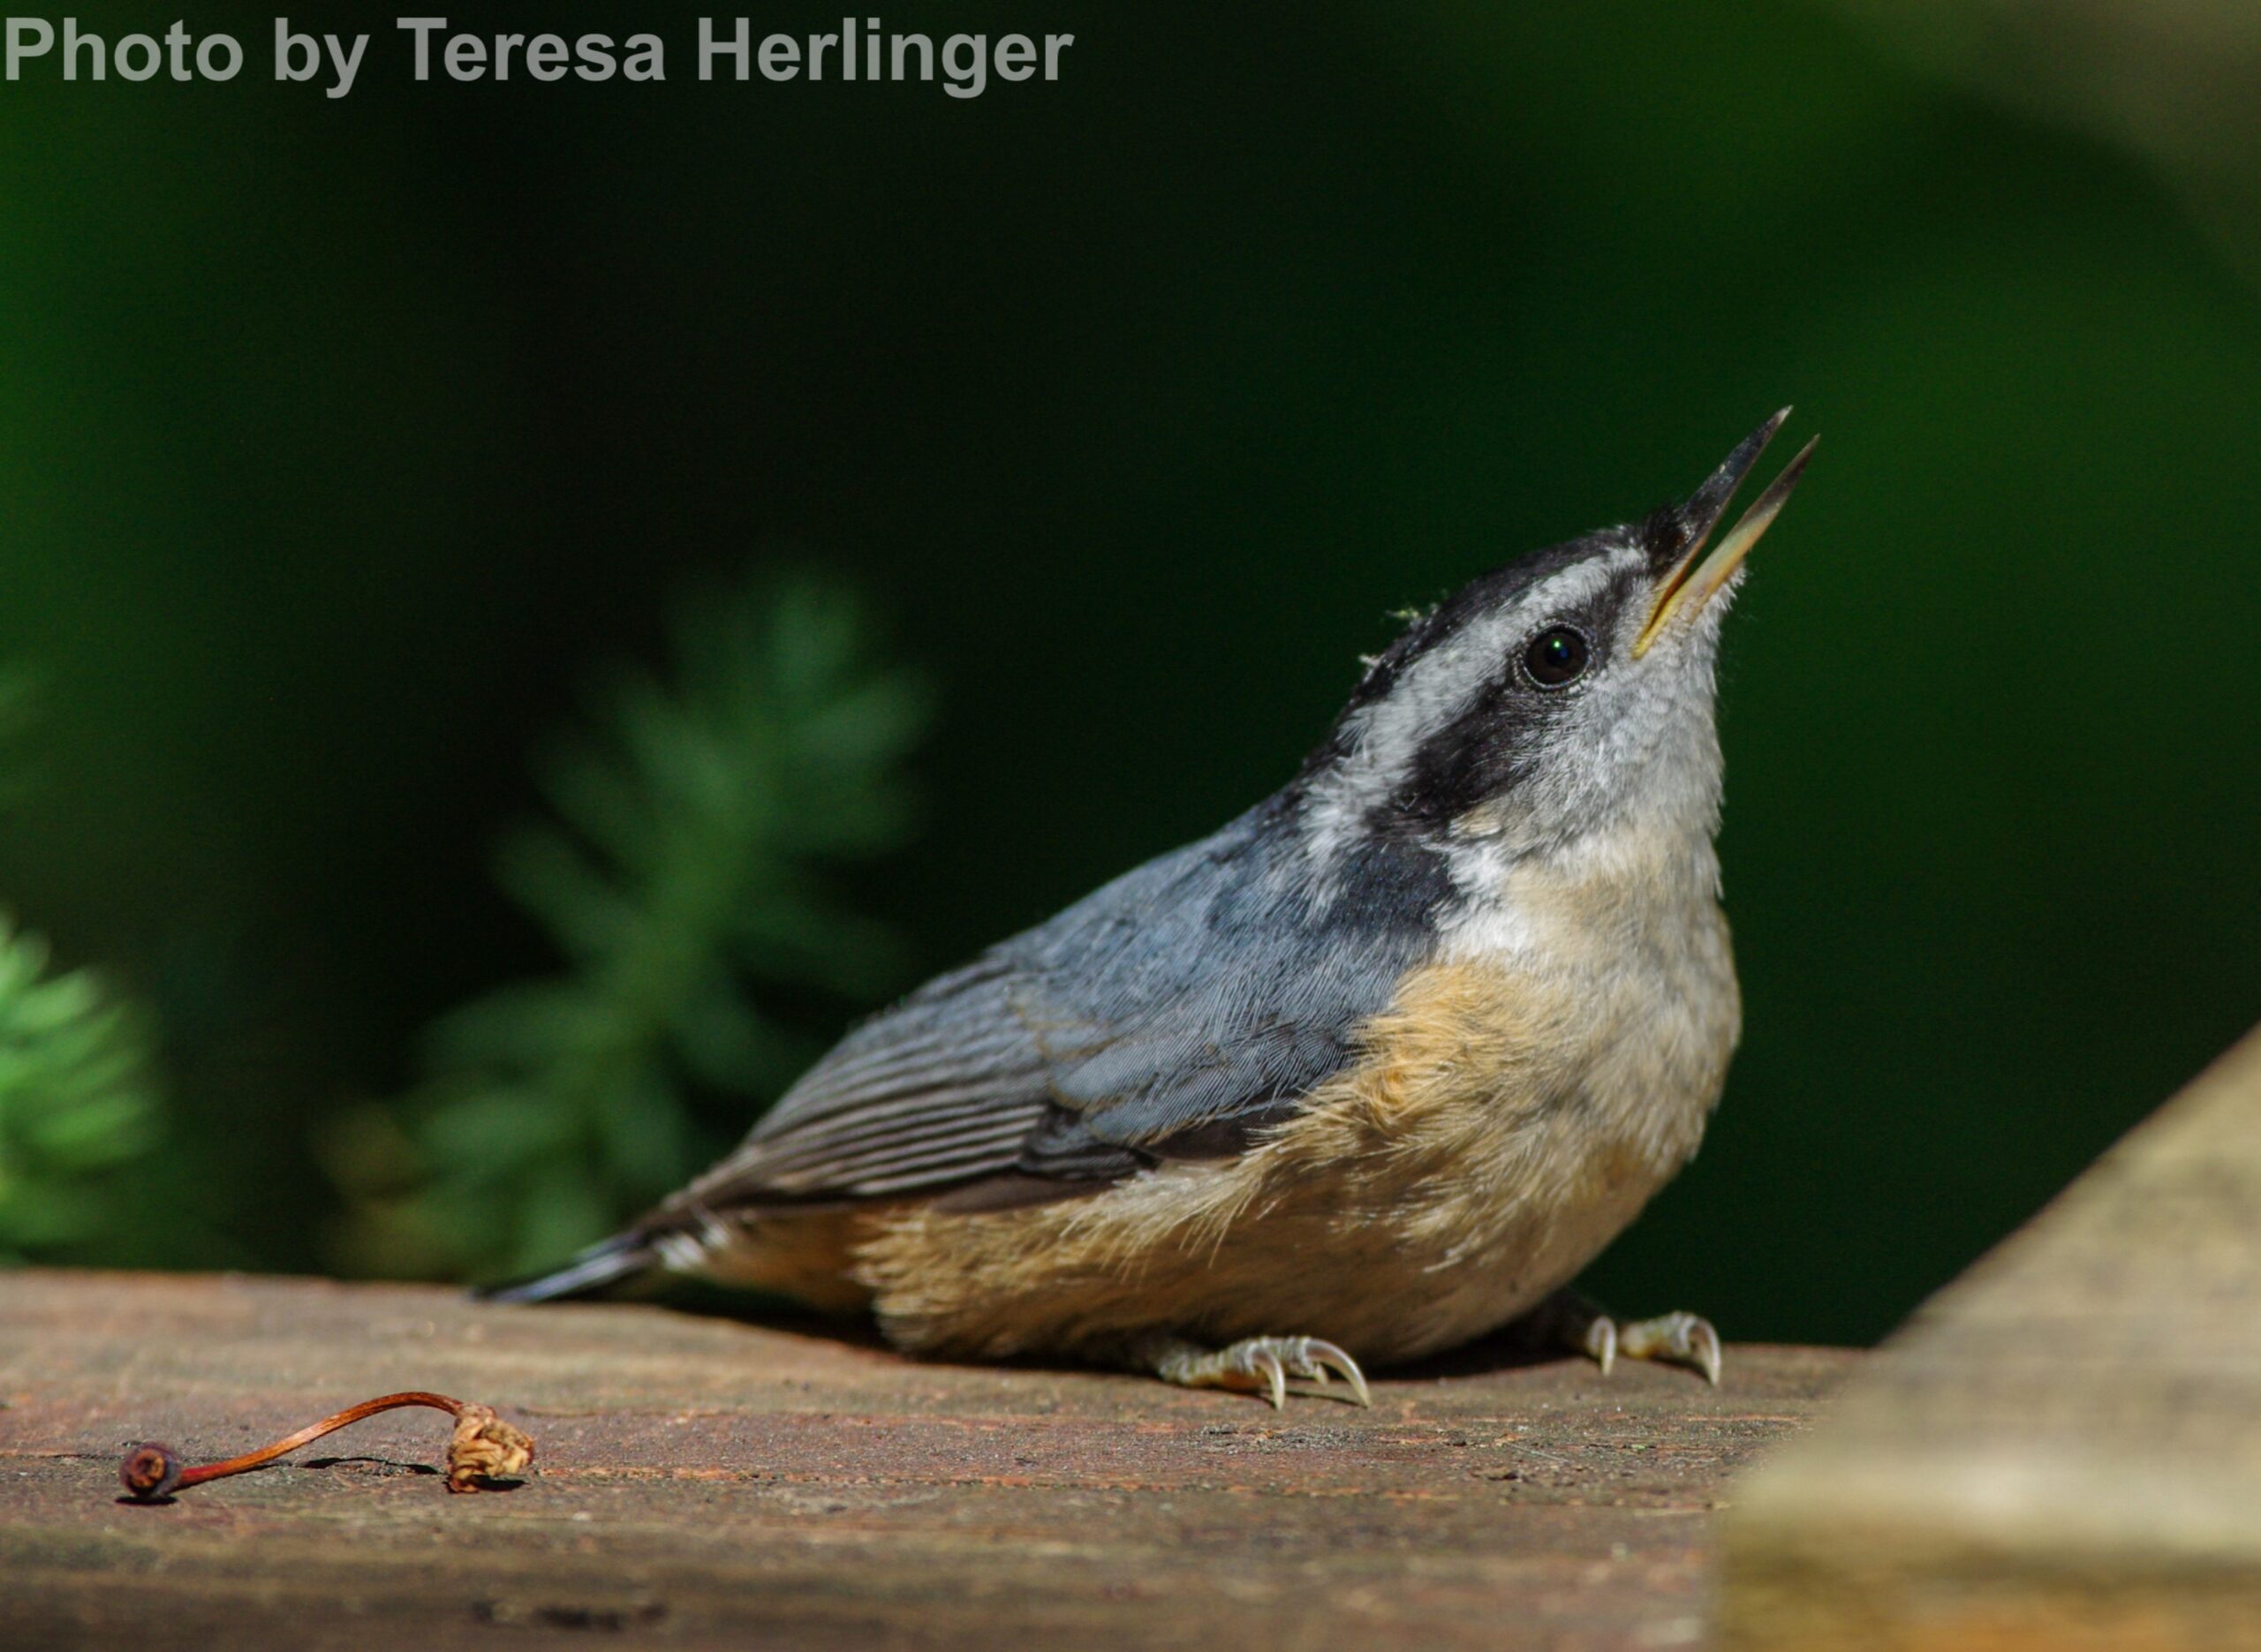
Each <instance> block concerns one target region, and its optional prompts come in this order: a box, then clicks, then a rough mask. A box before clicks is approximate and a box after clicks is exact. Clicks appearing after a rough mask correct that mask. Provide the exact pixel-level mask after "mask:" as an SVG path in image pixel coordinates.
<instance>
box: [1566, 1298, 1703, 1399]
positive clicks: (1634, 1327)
mask: <svg viewBox="0 0 2261 1652" xmlns="http://www.w3.org/2000/svg"><path fill="white" fill-rule="evenodd" d="M1532 1317H1533V1318H1534V1319H1535V1320H1537V1321H1538V1322H1539V1326H1540V1328H1541V1330H1542V1331H1543V1333H1544V1334H1545V1336H1546V1339H1549V1340H1551V1341H1554V1342H1555V1343H1556V1344H1558V1345H1559V1346H1562V1347H1566V1348H1568V1349H1569V1350H1570V1351H1571V1352H1572V1353H1573V1354H1584V1355H1586V1356H1587V1357H1588V1358H1589V1359H1591V1360H1592V1361H1593V1362H1594V1363H1596V1364H1597V1365H1599V1366H1600V1367H1601V1374H1602V1375H1603V1376H1604V1377H1607V1376H1608V1375H1609V1369H1610V1367H1612V1366H1613V1365H1614V1364H1616V1362H1617V1359H1618V1356H1619V1355H1620V1354H1622V1355H1623V1356H1624V1357H1625V1358H1627V1359H1629V1360H1653V1361H1655V1362H1657V1363H1659V1364H1660V1365H1684V1366H1686V1367H1688V1369H1690V1370H1693V1371H1701V1372H1703V1374H1704V1376H1705V1380H1707V1381H1708V1382H1710V1383H1711V1384H1712V1385H1713V1387H1715V1388H1716V1387H1718V1386H1719V1382H1720V1333H1719V1332H1718V1331H1714V1330H1713V1329H1712V1322H1711V1321H1710V1320H1708V1319H1703V1318H1699V1317H1698V1316H1696V1315H1694V1314H1660V1315H1659V1316H1657V1317H1656V1318H1654V1319H1633V1320H1624V1321H1621V1320H1618V1319H1616V1318H1614V1317H1613V1316H1611V1315H1609V1314H1607V1313H1606V1312H1604V1311H1603V1310H1602V1309H1600V1308H1599V1307H1598V1306H1596V1305H1595V1304H1594V1303H1592V1302H1591V1301H1587V1300H1586V1298H1584V1297H1583V1296H1581V1295H1579V1294H1577V1292H1576V1291H1557V1292H1555V1293H1554V1295H1552V1296H1550V1297H1548V1298H1547V1299H1546V1301H1545V1302H1543V1303H1542V1304H1540V1306H1539V1309H1538V1312H1537V1313H1536V1314H1534V1315H1533V1316H1532Z"/></svg>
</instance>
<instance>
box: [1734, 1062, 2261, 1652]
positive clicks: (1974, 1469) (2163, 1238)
mask: <svg viewBox="0 0 2261 1652" xmlns="http://www.w3.org/2000/svg"><path fill="white" fill-rule="evenodd" d="M1735 1503H1736V1506H1735V1511H1734V1513H1733V1515H1732V1517H1731V1518H1730V1519H1729V1520H1728V1522H1727V1530H1728V1591H1727V1597H1726V1609H1725V1622H1724V1627H1725V1631H1726V1633H1725V1640H1726V1642H1727V1644H1728V1645H1729V1646H1730V1647H1734V1648H1751V1649H1754V1652H1758V1649H1766V1652H1772V1649H1773V1648H1800V1649H1801V1652H1803V1649H1804V1648H1812V1647H1832V1648H1846V1652H1885V1649H1887V1648H1889V1649H1890V1652H1919V1649H1920V1652H1928V1649H1930V1648H1941V1649H1945V1648H1987V1649H1988V1652H2025V1649H2027V1648H2030V1649H2031V1652H2042V1649H2043V1648H2049V1649H2050V1652H2056V1649H2058V1648H2064V1649H2066V1652H2081V1649H2082V1648H2103V1647H2113V1648H2123V1647H2124V1648H2158V1649H2159V1652H2165V1649H2166V1648H2210V1649H2212V1648H2242V1647H2261V1033H2257V1034H2255V1035H2253V1036H2251V1037H2248V1038H2247V1039H2246V1040H2245V1041H2244V1042H2243V1043H2242V1045H2239V1046H2238V1047H2237V1048H2236V1049H2235V1050H2233V1051H2232V1052H2230V1053H2229V1054H2228V1055H2227V1056H2225V1057H2224V1058H2223V1059H2222V1060H2220V1061H2219V1063H2217V1064H2216V1065H2215V1067H2213V1068H2212V1069H2211V1070H2210V1071H2208V1072H2207V1073H2206V1074H2205V1075H2203V1076H2202V1077H2201V1078H2199V1079H2198V1080H2197V1082H2195V1083H2193V1084H2192V1085H2191V1086H2190V1087H2189V1090H2185V1091H2184V1092H2183V1093H2182V1095H2181V1096H2180V1097H2178V1098H2176V1099H2175V1100H2174V1101H2173V1102H2171V1103H2169V1104H2168V1105H2166V1107H2164V1108H2162V1109H2161V1110H2160V1112H2159V1113H2157V1114H2155V1115H2154V1116H2153V1117H2152V1118H2151V1120H2149V1121H2147V1122H2146V1123H2145V1124H2144V1125H2143V1126H2141V1127H2140V1128H2137V1129H2136V1131H2134V1132H2133V1133H2132V1134H2130V1135H2129V1136H2128V1137H2127V1139H2126V1140H2124V1141H2123V1142H2121V1143H2120V1144H2119V1145H2118V1146H2117V1147H2115V1148H2114V1149H2113V1150H2112V1151H2111V1152H2109V1153H2108V1154H2106V1156H2105V1157H2104V1158H2102V1159H2101V1160H2099V1161H2098V1164H2097V1165H2095V1167H2094V1168H2092V1169H2091V1170H2090V1171H2089V1172H2088V1173H2086V1174H2084V1175H2083V1176H2082V1177H2081V1179H2080V1180H2079V1181H2076V1182H2075V1183H2074V1184H2073V1185H2072V1187H2071V1188H2068V1190H2067V1191H2066V1192H2065V1193H2064V1194H2062V1195H2061V1196H2060V1197H2059V1198H2058V1199H2057V1200H2056V1201H2054V1202H2053V1203H2052V1204H2051V1205H2050V1206H2049V1207H2048V1208H2047V1209H2046V1210H2045V1211H2043V1212H2042V1213H2041V1215H2040V1216H2038V1217H2037V1218H2035V1219H2034V1220H2033V1221H2032V1222H2031V1223H2030V1225H2029V1226H2027V1227H2025V1228H2024V1229H2023V1230H2021V1231H2020V1232H2019V1233H2016V1234H2015V1235H2014V1236H2012V1237H2011V1238H2010V1239H2009V1240H2008V1241H2006V1242H2005V1243H2003V1244H2002V1245H2001V1246H2000V1248H1997V1249H1996V1250H1995V1251H1994V1252H1993V1254H1991V1255H1990V1256H1987V1257H1985V1259H1983V1260H1982V1261H1981V1262H1979V1263H1978V1264H1977V1265H1976V1266H1975V1267H1973V1268H1972V1269H1971V1270H1970V1271H1969V1272H1968V1273H1966V1274H1965V1275H1964V1276H1963V1277H1962V1279H1959V1280H1958V1281H1957V1282H1956V1283H1955V1284H1954V1285H1953V1286H1949V1287H1948V1288H1947V1290H1945V1291H1943V1292H1942V1293H1940V1294H1939V1295H1938V1296H1937V1297H1935V1298H1933V1299H1932V1301H1931V1302H1929V1303H1927V1304H1926V1305H1925V1307H1924V1309H1923V1310H1922V1311H1921V1312H1920V1313H1918V1314H1917V1316H1916V1317H1915V1318H1914V1319H1913V1320H1912V1321H1910V1322H1909V1325H1908V1326H1907V1327H1906V1328H1905V1329H1904V1330H1903V1331H1901V1332H1900V1333H1899V1334H1897V1335H1896V1336H1895V1337H1894V1339H1892V1340H1891V1341H1890V1342H1888V1343H1887V1345H1886V1346H1884V1347H1883V1348H1882V1349H1880V1350H1879V1352H1878V1353H1877V1354H1875V1355H1873V1356H1872V1358H1871V1359H1870V1360H1869V1361H1868V1362H1866V1363H1865V1364H1864V1368H1863V1369H1862V1372H1861V1374H1860V1377H1859V1380H1858V1381H1857V1382H1855V1383H1852V1384H1848V1387H1847V1390H1846V1392H1845V1394H1844V1396H1843V1399H1842V1403H1841V1406H1840V1407H1838V1409H1837V1413H1836V1414H1835V1415H1834V1417H1833V1419H1832V1421H1831V1422H1830V1423H1829V1425H1828V1426H1827V1427H1826V1428H1824V1429H1817V1430H1815V1431H1814V1432H1813V1433H1812V1434H1811V1435H1810V1436H1808V1437H1805V1438H1804V1439H1801V1440H1799V1441H1797V1442H1796V1443H1795V1444H1794V1445H1792V1446H1790V1447H1789V1448H1788V1449H1787V1450H1785V1451H1784V1452H1781V1454H1780V1456H1779V1457H1777V1458H1775V1459H1773V1460H1770V1461H1769V1462H1768V1463H1767V1464H1766V1465H1765V1467H1763V1468H1761V1469H1760V1470H1759V1471H1758V1473H1756V1474H1755V1475H1753V1476H1752V1477H1751V1479H1750V1481H1749V1482H1747V1483H1745V1484H1743V1485H1742V1486H1739V1487H1738V1488H1737V1489H1736V1492H1735Z"/></svg>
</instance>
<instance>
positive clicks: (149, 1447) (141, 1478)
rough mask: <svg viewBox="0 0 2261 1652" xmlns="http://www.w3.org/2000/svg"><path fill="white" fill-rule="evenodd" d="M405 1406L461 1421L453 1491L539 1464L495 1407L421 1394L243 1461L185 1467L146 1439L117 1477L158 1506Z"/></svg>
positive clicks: (386, 1401) (352, 1412)
mask: <svg viewBox="0 0 2261 1652" xmlns="http://www.w3.org/2000/svg"><path fill="white" fill-rule="evenodd" d="M402 1406H430V1407H432V1408H433V1409H435V1411H444V1412H446V1413H447V1414H449V1415H450V1416H451V1417H453V1418H454V1419H455V1420H456V1429H455V1433H454V1435H453V1436H452V1437H450V1439H449V1441H448V1490H450V1491H479V1490H484V1489H486V1488H487V1487H488V1486H489V1485H491V1484H492V1483H493V1482H495V1481H498V1480H505V1479H508V1478H509V1477H510V1476H511V1475H515V1474H518V1472H519V1471H520V1470H522V1469H523V1468H525V1467H526V1465H527V1464H528V1463H530V1462H532V1461H533V1437H532V1436H530V1435H528V1434H526V1433H525V1432H524V1431H522V1430H521V1429H514V1428H512V1427H511V1426H510V1424H509V1423H507V1422H503V1420H502V1418H500V1417H498V1416H496V1415H495V1412H494V1409H493V1407H488V1406H482V1405H479V1404H476V1403H474V1402H473V1401H471V1400H465V1399H449V1398H448V1397H447V1396H446V1395H445V1394H427V1393H423V1392H413V1393H405V1394H385V1395H382V1397H380V1398H378V1399H365V1400H363V1401H362V1402H361V1403H360V1404H359V1405H358V1406H349V1407H346V1409H344V1410H343V1411H341V1412H339V1413H338V1414H337V1415H335V1416H329V1417H324V1418H323V1419H322V1420H321V1422H317V1423H314V1424H313V1425H312V1426H311V1427H308V1428H303V1429H299V1431H298V1432H297V1433H296V1434H293V1435H291V1436H290V1437H287V1438H284V1439H280V1440H277V1441H276V1442H275V1444H274V1445H264V1446H261V1448H260V1449H259V1450H257V1451H255V1452H245V1453H244V1454H243V1455H242V1456H241V1457H231V1458H229V1459H228V1460H226V1461H224V1462H217V1463H199V1464H198V1465H197V1466H196V1467H193V1468H184V1467H181V1461H180V1454H179V1453H178V1452H176V1451H174V1450H173V1448H172V1447H171V1446H170V1445H157V1444H156V1443H155V1442H154V1441H146V1442H144V1443H143V1444H141V1445H137V1446H135V1447H134V1448H133V1449H132V1451H130V1452H127V1453H126V1454H125V1461H124V1462H122V1463H120V1464H119V1465H118V1467H117V1477H118V1479H119V1480H120V1481H121V1482H123V1483H124V1484H125V1492H126V1495H127V1496H128V1497H132V1498H133V1499H134V1500H135V1501H136V1502H139V1503H155V1502H157V1501H159V1500H160V1499H162V1498H164V1497H170V1496H171V1495H172V1494H173V1493H174V1492H176V1491H178V1490H181V1489H182V1488H183V1487H185V1486H193V1485H200V1484H201V1483H202V1482H205V1481H207V1480H223V1479H225V1478H226V1477H227V1476H228V1475H240V1474H243V1473H245V1472H246V1470H249V1469H253V1468H257V1467H261V1466H262V1465H263V1464H267V1463H271V1462H273V1461H274V1460H276V1458H278V1457H281V1456H283V1455H284V1454H285V1453H287V1452H295V1451H297V1450H298V1449H299V1447H300V1446H301V1445H307V1444H309V1443H310V1442H312V1441H314V1440H318V1439H320V1438H321V1437H322V1436H323V1435H325V1434H329V1433H331V1432H334V1431H335V1430H337V1429H342V1428H344V1426H345V1425H346V1424H347V1423H349V1422H360V1421H361V1419H362V1418H364V1417H374V1416H375V1415H376V1414H377V1413H379V1412H380V1411H393V1410H397V1409H398V1408H399V1407H402Z"/></svg>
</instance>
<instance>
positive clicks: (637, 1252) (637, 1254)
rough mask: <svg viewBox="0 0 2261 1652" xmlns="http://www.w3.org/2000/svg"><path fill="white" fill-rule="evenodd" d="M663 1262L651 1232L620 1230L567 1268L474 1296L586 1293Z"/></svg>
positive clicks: (536, 1297)
mask: <svg viewBox="0 0 2261 1652" xmlns="http://www.w3.org/2000/svg"><path fill="white" fill-rule="evenodd" d="M658 1261H659V1253H658V1252H657V1251H656V1250H654V1248H653V1246H652V1242H651V1240H650V1238H649V1236H648V1235H647V1234H643V1233H618V1234H616V1235H614V1236H613V1237H612V1238H610V1239H608V1240H605V1241H603V1242H602V1243H601V1244H594V1245H591V1246H590V1247H589V1248H587V1249H586V1250H585V1251H583V1252H582V1253H581V1254H580V1255H579V1256H576V1257H574V1258H573V1260H572V1261H571V1262H569V1263H567V1264H565V1265H564V1266H563V1267H562V1268H559V1269H557V1270H556V1271H554V1272H549V1273H538V1274H536V1275H534V1276H533V1278H532V1279H518V1280H514V1281H513V1282H511V1283H510V1284H508V1285H493V1286H486V1287H484V1288H482V1289H480V1290H477V1291H474V1292H473V1293H472V1294H473V1295H474V1296H476V1297H477V1298H479V1300H480V1301H483V1302H550V1301H556V1300H557V1299H559V1298H560V1297H566V1296H586V1295H588V1294H590V1293H591V1292H593V1291H599V1290H601V1289H603V1288H604V1287H605V1286H608V1285H611V1284H613V1283H615V1282H616V1281H617V1280H621V1279H629V1278H631V1277H632V1276H634V1275H636V1274H639V1273H641V1272H643V1271H645V1270H646V1269H647V1268H649V1267H651V1266H653V1265H654V1264H655V1263H657V1262H658Z"/></svg>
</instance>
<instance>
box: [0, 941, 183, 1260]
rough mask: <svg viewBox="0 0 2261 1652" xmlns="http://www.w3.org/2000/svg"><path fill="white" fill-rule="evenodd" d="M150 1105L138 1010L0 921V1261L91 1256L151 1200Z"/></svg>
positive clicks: (153, 1096)
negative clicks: (52, 965) (54, 962)
mask: <svg viewBox="0 0 2261 1652" xmlns="http://www.w3.org/2000/svg"><path fill="white" fill-rule="evenodd" d="M157 1126H158V1098H157V1093H156V1090H155V1085H154V1083H153V1081H152V1078H151V1063H150V1040H149V1036H148V1031H147V1027H146V1025H145V1024H144V1022H143V1019H142V1017H141V1016H140V1014H139V1012H138V1011H137V1010H136V1009H135V1008H134V1007H132V1006H131V1005H129V1004H125V1003H122V1002H120V1001H118V1000H117V999H114V998H112V997H111V996H110V994H109V993H108V992H106V991H105V990H104V989H103V987H102V984H101V983H100V982H99V981H97V980H96V979H95V977H94V976H93V975H92V974H91V973H89V972H88V971H86V970H83V969H81V970H76V971H73V972H72V973H71V974H68V975H59V976H57V975H50V974H49V972H48V949H47V944H46V943H45V942H44V941H42V940H41V939H39V938H38V937H37V936H34V935H26V934H25V933H24V932H22V931H20V930H19V929H17V928H16V927H15V925H14V924H13V922H12V920H11V919H9V918H8V917H4V916H0V1263H20V1262H25V1261H30V1260H34V1259H36V1260H42V1261H61V1260H71V1259H77V1258H83V1257H87V1256H91V1255H94V1254H96V1253H98V1252H99V1251H100V1249H101V1248H102V1241H104V1240H105V1239H107V1238H110V1237H112V1236H114V1234H115V1233H116V1231H117V1228H118V1227H120V1226H131V1225H132V1224H131V1223H130V1222H121V1220H120V1218H121V1215H122V1214H123V1213H124V1212H125V1210H126V1208H127V1207H128V1206H129V1205H130V1204H132V1203H133V1202H135V1201H137V1200H138V1201H142V1202H145V1203H146V1202H147V1201H149V1200H150V1199H151V1197H152V1191H151V1182H152V1180H153V1179H152V1177H151V1176H150V1175H149V1173H147V1167H146V1166H141V1165H138V1163H137V1161H140V1160H142V1159H143V1158H145V1157H146V1156H147V1154H148V1153H149V1152H150V1150H152V1149H153V1148H154V1147H155V1144H156V1141H157Z"/></svg>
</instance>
